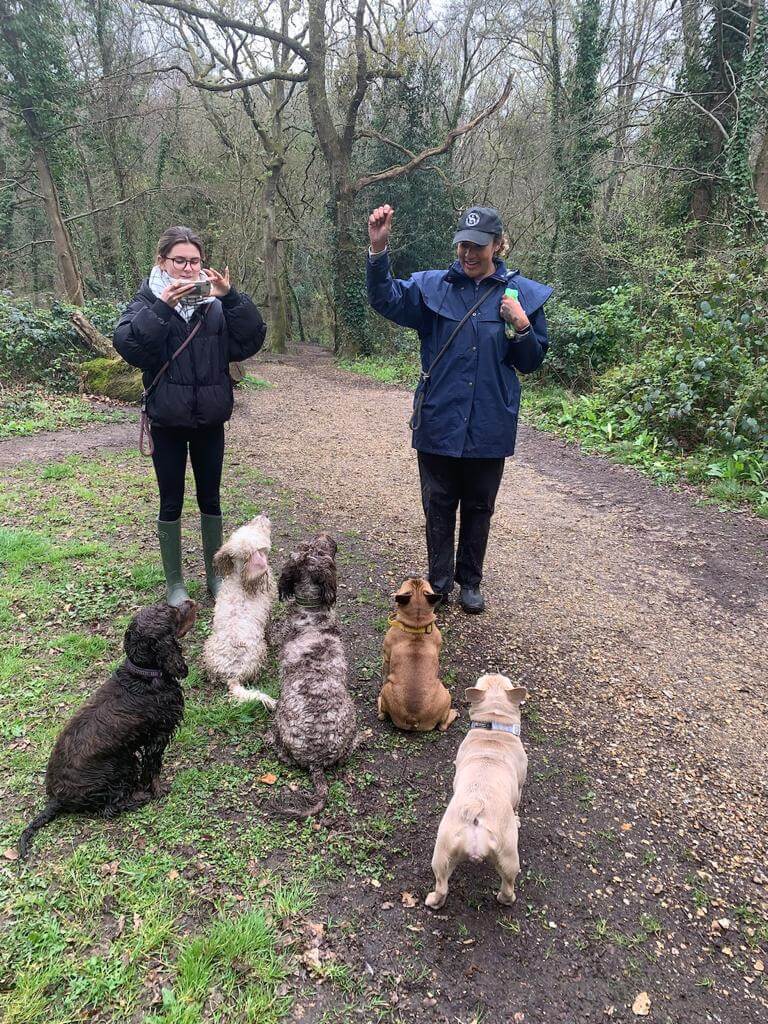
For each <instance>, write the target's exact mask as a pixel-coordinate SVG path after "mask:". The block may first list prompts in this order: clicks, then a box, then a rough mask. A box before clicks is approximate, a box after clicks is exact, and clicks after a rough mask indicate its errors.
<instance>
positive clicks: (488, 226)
mask: <svg viewBox="0 0 768 1024" xmlns="http://www.w3.org/2000/svg"><path fill="white" fill-rule="evenodd" d="M503 231H504V226H503V225H502V223H501V217H500V216H499V211H498V210H494V209H493V207H492V206H470V208H469V209H468V210H467V211H466V213H463V214H462V215H461V219H460V220H459V226H458V227H457V229H456V234H455V235H454V236H453V242H452V243H451V244H452V245H456V243H457V242H474V243H475V245H488V243H489V242H492V241H493V239H494V238H495V237H496V235H500V234H501V233H502V232H503Z"/></svg>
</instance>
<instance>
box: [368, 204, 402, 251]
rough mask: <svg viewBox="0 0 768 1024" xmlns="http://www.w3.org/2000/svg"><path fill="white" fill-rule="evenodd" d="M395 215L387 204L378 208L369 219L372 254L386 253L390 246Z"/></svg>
mask: <svg viewBox="0 0 768 1024" xmlns="http://www.w3.org/2000/svg"><path fill="white" fill-rule="evenodd" d="M394 215H395V211H394V210H393V209H392V207H391V206H390V205H389V204H388V203H385V204H384V206H378V207H377V208H376V209H375V210H374V211H373V213H372V214H371V215H370V217H369V218H368V238H369V239H370V240H371V251H372V252H375V253H378V252H384V250H385V249H386V248H387V246H388V245H389V233H390V231H391V230H392V218H393V217H394Z"/></svg>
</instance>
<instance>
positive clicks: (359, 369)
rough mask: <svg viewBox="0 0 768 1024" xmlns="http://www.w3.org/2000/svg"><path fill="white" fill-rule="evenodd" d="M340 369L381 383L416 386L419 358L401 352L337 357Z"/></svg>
mask: <svg viewBox="0 0 768 1024" xmlns="http://www.w3.org/2000/svg"><path fill="white" fill-rule="evenodd" d="M338 365H339V366H340V367H341V369H342V370H348V371H349V372H350V373H357V374H359V375H360V376H361V377H369V378H370V379H371V380H377V381H379V382H380V383H382V384H403V385H404V386H405V387H408V388H413V387H416V383H417V381H418V379H419V359H418V356H417V355H409V354H406V353H403V354H401V355H393V356H388V357H384V356H358V357H357V358H356V359H339V360H338Z"/></svg>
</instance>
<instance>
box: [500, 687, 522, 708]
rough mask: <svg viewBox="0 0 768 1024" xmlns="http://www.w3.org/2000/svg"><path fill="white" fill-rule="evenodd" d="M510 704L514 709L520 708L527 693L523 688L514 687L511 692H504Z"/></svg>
mask: <svg viewBox="0 0 768 1024" xmlns="http://www.w3.org/2000/svg"><path fill="white" fill-rule="evenodd" d="M505 693H506V695H507V697H508V699H509V701H510V703H511V704H514V705H515V707H520V705H521V704H522V703H523V701H524V700H525V698H526V697H527V696H528V691H527V690H526V688H525V687H524V686H516V687H515V688H514V689H513V690H506V691H505Z"/></svg>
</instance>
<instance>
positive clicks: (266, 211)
mask: <svg viewBox="0 0 768 1024" xmlns="http://www.w3.org/2000/svg"><path fill="white" fill-rule="evenodd" d="M282 167H283V162H282V160H280V159H279V158H273V159H272V161H271V163H270V165H269V167H268V170H267V180H266V183H265V185H264V194H263V197H262V203H263V222H264V278H265V283H266V286H267V301H268V304H269V334H268V338H269V347H270V349H271V350H272V351H273V352H285V351H286V349H287V347H288V341H289V337H290V309H289V306H288V298H287V296H286V293H285V288H284V283H283V273H284V269H285V268H284V264H285V241H284V239H283V237H282V234H281V232H280V230H279V228H278V226H277V182H278V179H279V177H280V173H281V171H282Z"/></svg>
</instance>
